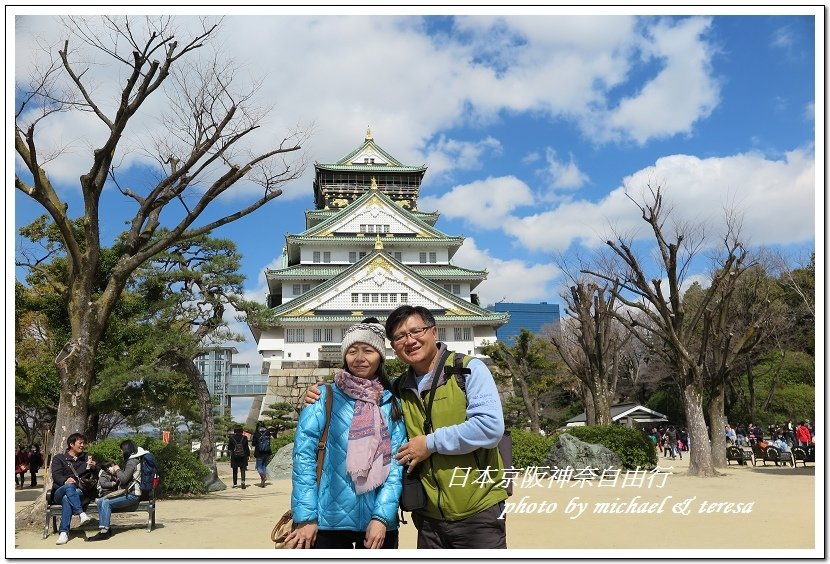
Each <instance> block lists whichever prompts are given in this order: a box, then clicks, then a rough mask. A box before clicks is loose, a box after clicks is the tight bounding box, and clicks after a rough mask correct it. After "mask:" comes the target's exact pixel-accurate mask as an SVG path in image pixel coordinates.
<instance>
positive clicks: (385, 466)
mask: <svg viewBox="0 0 830 564" xmlns="http://www.w3.org/2000/svg"><path fill="white" fill-rule="evenodd" d="M334 383H335V384H336V385H337V387H338V388H340V390H342V392H343V393H344V394H346V395H347V396H349V397H350V398H352V399H353V400H355V402H354V415H353V416H352V425H351V427H350V428H349V443H348V449H347V450H346V471H347V472H348V474H349V477H350V478H351V479H352V482H354V486H355V491H356V492H357V493H359V494H362V493H366V492H368V491H372V490H373V489H375V488H377V487H379V486H380V485H382V484H383V482H384V481H385V480H386V476H388V475H389V464H390V462H391V461H392V441H391V439H390V438H389V428H388V427H387V426H386V419H385V418H384V417H383V413H382V412H381V410H380V406H379V404H380V400H381V398H382V397H383V386H382V385H381V383H380V382H378V381H377V380H367V379H365V378H359V377H357V376H353V375H352V374H349V373H348V372H346V371H345V370H341V371H340V372H338V373H337V375H336V376H335V377H334Z"/></svg>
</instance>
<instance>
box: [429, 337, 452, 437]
mask: <svg viewBox="0 0 830 564" xmlns="http://www.w3.org/2000/svg"><path fill="white" fill-rule="evenodd" d="M450 354H452V353H451V352H450V351H449V350H445V351H444V354H442V355H441V358H439V359H438V362H436V363H435V367H434V368H433V369H432V382H431V385H430V387H429V399H428V400H427V406H426V418H425V419H424V435H429V434H430V433H432V402H433V401H435V390H437V389H438V378H439V377H440V376H441V373H442V371H443V370H444V365H445V364H446V362H447V358H448V357H449V356H450Z"/></svg>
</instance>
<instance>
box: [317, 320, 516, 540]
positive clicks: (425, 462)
mask: <svg viewBox="0 0 830 564" xmlns="http://www.w3.org/2000/svg"><path fill="white" fill-rule="evenodd" d="M385 328H386V336H387V337H388V338H389V340H390V342H391V343H392V349H393V350H394V351H395V354H396V355H397V357H398V358H399V359H401V360H402V361H403V362H405V363H406V364H408V365H409V370H408V371H407V372H406V374H404V375H402V376H401V377H400V378H399V380H397V381H396V382H394V383H393V385H392V388H393V390H396V392H397V393H398V394H399V397H400V401H401V405H402V408H403V417H404V423H405V425H406V430H407V435H408V436H409V441H408V442H407V443H405V444H403V445H402V446H401V448H400V449H398V452H397V454H396V455H395V459H396V460H397V461H398V463H399V464H402V465H404V464H405V465H407V473H412V472H419V473H420V479H421V483H422V484H423V486H424V489H425V491H426V497H427V503H426V506H425V507H424V508H423V509H419V510H415V511H413V513H412V520H413V521H414V523H415V527H416V528H417V529H418V545H417V546H418V548H477V549H482V548H507V535H506V528H505V520H504V518H503V510H504V502H505V500H506V499H507V491H506V490H505V489H504V487H503V485H502V484H501V481H502V480H501V478H502V476H503V470H504V468H503V463H502V460H501V457H500V455H499V454H498V449H497V446H498V443H499V440H500V439H501V437H502V435H503V434H504V416H503V413H502V407H501V400H500V398H499V393H498V389H497V388H496V383H495V381H494V380H493V376H492V374H491V373H490V370H489V369H488V368H487V366H486V365H485V364H484V363H483V362H482V361H481V360H479V359H472V360H470V361H469V363H468V364H467V366H466V368H469V370H470V373H469V374H467V375H466V378H465V383H464V390H462V389H461V388H460V386H459V380H458V377H457V376H455V375H453V374H450V372H453V371H454V370H453V369H454V366H453V357H454V355H453V354H452V353H451V352H450V351H448V350H447V347H446V345H445V344H443V343H439V342H438V340H437V334H438V330H437V328H436V326H435V318H434V317H433V315H432V313H431V312H430V311H429V310H428V309H426V308H424V307H420V306H414V307H413V306H410V305H404V306H401V307H399V308H397V309H395V310H394V311H392V312H391V313H390V314H389V317H388V318H387V319H386V327H385ZM448 368H449V370H447V369H448ZM433 380H435V386H436V388H435V397H434V399H433V401H432V402H431V403H432V410H431V412H430V414H431V422H432V424H431V427H432V429H431V430H426V431H425V429H424V422H425V419H426V409H427V408H428V406H429V405H430V401H429V398H430V393H431V392H430V388H431V387H432V384H433ZM316 397H319V395H318V394H317V390H316V389H315V388H312V389H310V390H309V393H308V394H307V395H306V401H313V400H316ZM500 516H501V517H502V518H499V517H500Z"/></svg>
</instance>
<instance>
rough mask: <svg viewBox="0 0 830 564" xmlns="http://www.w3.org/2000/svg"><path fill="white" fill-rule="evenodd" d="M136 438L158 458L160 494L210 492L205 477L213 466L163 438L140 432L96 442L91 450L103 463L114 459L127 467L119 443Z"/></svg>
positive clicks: (198, 493)
mask: <svg viewBox="0 0 830 564" xmlns="http://www.w3.org/2000/svg"><path fill="white" fill-rule="evenodd" d="M126 439H132V440H133V442H135V444H136V446H140V447H142V448H143V449H144V450H148V451H150V452H151V453H153V455H155V457H156V464H157V465H158V473H159V476H161V479H160V480H159V487H158V490H156V495H157V496H158V497H173V496H186V495H200V494H204V493H207V487H206V486H205V480H206V479H207V477H208V476H209V475H210V469H209V468H208V467H207V466H205V465H204V464H202V462H201V461H200V460H199V455H198V453H195V452H190V450H189V449H186V448H181V447H179V446H176V445H174V444H172V443H171V444H164V442H163V441H161V440H160V439H156V438H152V437H146V436H143V435H136V436H130V437H118V438H112V439H105V440H102V441H95V442H94V443H93V444H91V445H90V446H89V448H88V449H87V451H88V452H89V453H90V454H91V455H92V457H93V458H94V459H95V460H96V462H98V463H99V464H100V463H102V462H110V463H112V462H114V463H116V464H118V465H119V466H122V467H123V465H124V464H123V460H122V455H121V449H120V448H119V445H120V444H121V442H122V441H124V440H126Z"/></svg>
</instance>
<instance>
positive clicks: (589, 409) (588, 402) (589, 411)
mask: <svg viewBox="0 0 830 564" xmlns="http://www.w3.org/2000/svg"><path fill="white" fill-rule="evenodd" d="M579 390H580V393H581V395H582V403H584V404H585V424H586V425H596V424H597V410H596V408H595V407H594V394H592V393H591V389H590V388H589V387H588V386H587V385H585V384H584V383H583V384H582V385H580V386H579Z"/></svg>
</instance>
